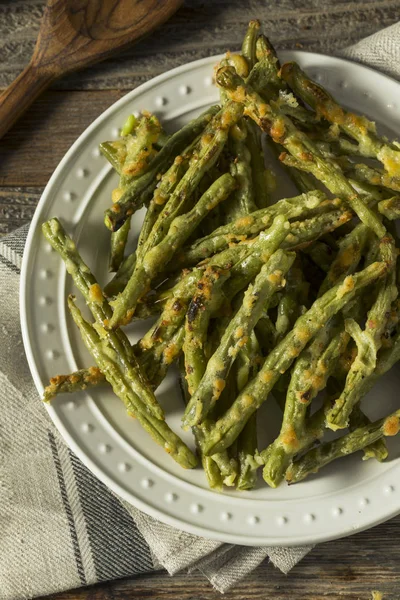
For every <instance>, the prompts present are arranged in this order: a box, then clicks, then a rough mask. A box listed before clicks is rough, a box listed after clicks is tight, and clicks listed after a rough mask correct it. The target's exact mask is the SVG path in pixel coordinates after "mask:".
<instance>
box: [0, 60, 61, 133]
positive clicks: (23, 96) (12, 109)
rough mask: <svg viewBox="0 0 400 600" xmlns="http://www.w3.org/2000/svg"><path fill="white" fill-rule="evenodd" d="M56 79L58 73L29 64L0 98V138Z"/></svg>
mask: <svg viewBox="0 0 400 600" xmlns="http://www.w3.org/2000/svg"><path fill="white" fill-rule="evenodd" d="M56 77H57V74H56V73H54V72H51V71H49V70H47V69H43V68H41V67H39V66H36V65H34V64H33V63H29V65H28V66H27V67H26V69H25V70H24V71H22V73H21V74H20V75H19V76H18V77H17V79H16V80H15V81H13V83H12V84H11V85H9V86H8V88H7V89H6V90H5V91H4V92H3V94H2V95H1V96H0V138H2V137H3V135H4V134H5V133H6V132H7V131H8V130H9V129H10V127H11V126H12V125H13V124H14V123H15V121H16V120H17V119H18V118H19V117H20V116H21V115H22V113H23V112H24V111H25V110H26V109H27V108H28V106H30V105H31V104H32V102H33V101H34V100H35V99H36V98H37V97H38V96H39V94H40V93H41V92H42V91H43V90H44V89H45V88H46V87H47V86H48V85H49V84H50V83H51V82H52V81H53V80H54V79H55V78H56Z"/></svg>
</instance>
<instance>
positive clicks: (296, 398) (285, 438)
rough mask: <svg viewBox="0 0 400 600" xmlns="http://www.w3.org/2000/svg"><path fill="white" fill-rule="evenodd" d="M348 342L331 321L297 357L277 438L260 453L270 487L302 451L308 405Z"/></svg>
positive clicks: (306, 436)
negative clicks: (336, 330)
mask: <svg viewBox="0 0 400 600" xmlns="http://www.w3.org/2000/svg"><path fill="white" fill-rule="evenodd" d="M348 341H349V335H348V334H347V333H346V332H345V331H344V330H343V328H342V329H341V330H339V331H338V332H337V333H335V324H334V321H331V322H330V323H328V324H327V325H326V327H325V328H324V329H323V330H321V331H320V332H319V333H318V334H317V335H316V337H315V338H314V340H313V342H312V343H311V344H310V346H309V347H308V348H307V349H305V350H304V351H303V352H302V353H301V354H300V356H299V358H298V359H297V360H296V363H295V365H294V368H293V371H292V375H291V379H290V385H289V388H288V391H287V396H286V402H285V410H284V414H283V421H282V426H281V431H280V433H279V436H278V437H277V439H276V440H275V441H274V442H273V443H272V444H271V445H270V446H268V448H266V450H264V451H263V452H261V458H262V459H263V460H264V463H265V466H264V470H263V477H264V481H266V482H267V483H268V485H270V486H271V487H277V486H278V485H279V484H280V483H281V481H282V480H283V478H284V476H285V473H286V470H287V468H288V467H289V464H290V462H291V461H292V458H293V457H294V456H295V454H297V453H298V452H300V451H301V450H304V448H305V447H306V446H305V445H304V444H305V443H306V444H308V441H309V440H308V437H309V436H308V435H307V432H306V417H307V409H308V406H309V405H310V403H311V401H312V400H313V399H314V398H315V397H316V396H317V394H318V393H319V392H320V391H321V390H322V389H323V388H324V387H325V386H326V382H327V380H328V379H329V377H330V376H331V375H332V373H334V371H335V368H336V363H337V361H338V358H339V356H340V355H341V354H342V352H343V351H344V350H345V348H346V346H347V343H348Z"/></svg>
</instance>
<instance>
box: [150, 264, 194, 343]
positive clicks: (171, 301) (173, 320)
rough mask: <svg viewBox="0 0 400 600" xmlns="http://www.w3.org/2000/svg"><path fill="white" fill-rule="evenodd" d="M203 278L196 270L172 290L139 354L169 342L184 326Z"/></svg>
mask: <svg viewBox="0 0 400 600" xmlns="http://www.w3.org/2000/svg"><path fill="white" fill-rule="evenodd" d="M201 276H202V272H201V271H200V270H199V269H195V270H193V271H191V272H190V273H188V274H187V275H186V276H185V277H183V278H182V279H181V280H180V281H179V282H178V283H177V284H176V285H175V286H174V287H173V288H172V290H171V293H170V294H169V297H168V298H167V300H166V302H165V304H164V306H163V310H162V312H161V314H160V316H159V318H158V319H157V321H156V322H155V323H154V325H153V326H152V327H151V328H150V329H149V331H148V332H147V333H146V334H145V335H144V336H143V337H142V339H141V340H140V341H139V342H138V346H139V350H138V351H139V352H140V351H142V350H149V349H150V348H152V347H153V346H154V345H155V344H157V343H158V342H162V341H164V340H168V339H169V338H170V337H171V335H173V334H174V333H175V331H176V330H177V329H178V328H179V327H180V326H181V325H182V324H183V322H184V320H185V315H186V312H187V310H188V307H189V303H190V300H191V298H192V296H193V294H194V292H195V289H196V287H197V285H198V282H199V280H200V279H201Z"/></svg>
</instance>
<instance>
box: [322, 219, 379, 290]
mask: <svg viewBox="0 0 400 600" xmlns="http://www.w3.org/2000/svg"><path fill="white" fill-rule="evenodd" d="M369 231H370V230H369V228H368V227H366V226H365V225H364V223H360V224H359V225H357V227H355V228H354V229H353V231H352V232H350V233H349V234H348V235H346V236H345V237H344V238H343V240H342V242H341V244H340V248H339V252H338V254H337V256H336V258H335V260H334V261H333V262H332V264H331V266H330V269H329V271H328V273H327V274H326V278H325V280H324V282H323V283H322V285H321V288H320V291H319V295H320V296H321V295H322V294H324V293H325V292H326V291H327V290H328V289H329V288H330V287H331V286H332V285H335V284H336V283H337V282H338V281H339V280H340V278H341V277H345V276H346V275H351V273H354V271H355V270H356V268H357V266H358V263H359V262H360V260H361V256H362V252H363V250H364V248H365V245H366V244H367V241H368V239H369V237H368V236H369Z"/></svg>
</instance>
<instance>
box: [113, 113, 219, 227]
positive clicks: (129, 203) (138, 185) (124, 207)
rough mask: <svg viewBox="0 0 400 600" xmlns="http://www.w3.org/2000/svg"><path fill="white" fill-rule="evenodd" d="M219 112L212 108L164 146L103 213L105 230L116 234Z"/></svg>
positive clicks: (183, 128) (148, 198)
mask: <svg viewBox="0 0 400 600" xmlns="http://www.w3.org/2000/svg"><path fill="white" fill-rule="evenodd" d="M218 110H219V107H217V106H212V107H211V108H209V109H207V110H206V111H205V112H204V113H203V114H202V115H200V116H199V117H197V118H196V119H193V121H190V123H188V124H187V125H185V126H184V127H182V129H180V130H179V131H178V132H177V133H175V134H174V135H172V136H171V137H170V138H169V139H168V141H167V143H166V144H165V146H164V147H163V148H162V149H161V150H160V152H159V153H158V154H157V156H156V158H155V159H154V160H153V162H152V166H151V168H150V169H148V170H147V171H146V173H144V175H142V176H141V177H138V178H137V179H134V180H133V181H132V183H131V184H129V185H128V187H127V189H126V190H125V191H124V193H123V195H122V196H121V197H120V198H119V199H118V202H116V203H114V204H113V205H112V206H111V208H109V209H108V210H106V211H105V219H104V222H105V224H106V227H108V228H109V229H111V231H116V230H117V229H119V228H120V227H121V226H122V225H123V223H124V222H125V221H126V219H127V218H128V216H129V215H130V214H132V213H133V212H135V211H136V210H138V209H139V208H140V207H141V206H142V205H143V204H144V203H145V202H146V201H148V200H150V198H151V196H152V194H153V191H154V189H155V187H156V184H157V175H158V174H159V173H163V172H165V171H166V170H167V169H168V168H169V167H170V165H171V164H172V162H173V161H174V159H175V157H176V156H177V155H178V154H179V153H180V152H182V150H183V149H184V148H186V147H187V145H188V144H190V143H191V142H192V141H193V140H194V139H195V138H196V137H197V136H198V135H199V133H201V131H202V130H203V129H204V127H205V126H206V125H207V123H208V122H209V121H210V119H211V118H212V117H213V115H215V114H216V113H217V112H218Z"/></svg>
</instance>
